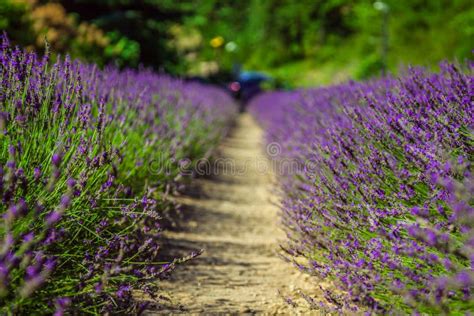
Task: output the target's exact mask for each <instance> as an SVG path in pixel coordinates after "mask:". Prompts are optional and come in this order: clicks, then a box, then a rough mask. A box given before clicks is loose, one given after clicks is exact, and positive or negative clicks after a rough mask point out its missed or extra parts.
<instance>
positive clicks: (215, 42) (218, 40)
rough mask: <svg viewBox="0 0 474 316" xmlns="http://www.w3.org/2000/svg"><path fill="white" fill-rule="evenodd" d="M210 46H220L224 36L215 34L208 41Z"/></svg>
mask: <svg viewBox="0 0 474 316" xmlns="http://www.w3.org/2000/svg"><path fill="white" fill-rule="evenodd" d="M209 44H211V46H212V47H214V48H218V47H221V46H222V45H223V44H224V38H223V37H222V36H216V37H214V38H213V39H211V41H210V42H209Z"/></svg>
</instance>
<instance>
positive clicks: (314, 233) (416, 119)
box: [250, 63, 474, 315]
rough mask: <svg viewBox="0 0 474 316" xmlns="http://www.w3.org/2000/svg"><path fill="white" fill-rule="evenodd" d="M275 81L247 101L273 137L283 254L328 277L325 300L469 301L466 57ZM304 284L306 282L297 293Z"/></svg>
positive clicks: (344, 307)
mask: <svg viewBox="0 0 474 316" xmlns="http://www.w3.org/2000/svg"><path fill="white" fill-rule="evenodd" d="M440 68H441V71H440V73H430V72H427V71H425V70H423V69H421V68H411V69H409V70H407V71H406V74H404V75H402V76H401V77H399V78H395V77H390V76H389V77H385V78H381V79H376V80H371V81H368V82H362V83H357V82H349V83H347V84H341V85H336V86H332V87H327V88H319V89H309V90H298V91H293V92H272V93H268V94H264V95H262V96H259V97H257V98H256V99H255V100H253V102H252V104H251V105H250V111H251V113H253V114H254V115H255V116H256V117H257V118H258V120H259V121H260V122H261V124H262V125H263V126H264V127H265V128H266V141H267V142H268V143H273V144H279V145H280V146H281V153H280V155H279V156H277V157H275V159H277V160H279V161H280V162H281V163H285V162H288V161H297V162H298V164H299V166H300V168H293V169H291V170H285V171H287V174H285V175H284V176H283V177H281V178H280V185H281V187H282V190H283V191H284V192H285V194H284V195H283V213H282V216H283V219H282V220H283V223H284V225H285V227H286V230H287V235H288V242H287V244H285V246H284V248H285V251H286V253H287V256H288V258H289V260H294V258H296V257H304V258H306V259H307V263H306V264H296V265H297V266H298V267H299V268H300V269H301V270H303V271H305V272H308V273H310V274H314V275H317V276H318V277H320V278H323V279H326V278H330V279H332V280H335V282H336V284H337V289H338V290H339V291H334V289H325V298H326V302H331V303H330V304H327V303H325V302H324V300H321V299H319V298H314V297H307V301H308V303H309V305H311V306H312V307H314V308H316V309H318V308H322V309H323V310H327V311H329V312H336V313H339V312H348V313H351V312H355V311H357V310H360V308H361V307H362V308H363V309H364V310H365V309H366V310H367V311H368V312H369V313H375V314H386V313H388V314H393V313H395V314H412V313H415V314H417V313H418V314H420V313H421V314H427V315H440V314H449V315H451V314H453V315H457V314H464V313H466V314H469V313H470V312H472V311H473V310H474V296H473V289H474V270H473V269H474V208H473V204H472V203H473V200H472V193H473V192H474V186H473V185H474V182H473V179H474V178H473V174H472V160H473V153H474V152H473V141H474V138H473V128H474V116H473V115H474V103H473V97H474V90H473V77H472V74H471V70H472V69H464V68H460V67H459V66H456V65H453V64H448V63H444V64H441V65H440ZM302 295H305V294H302Z"/></svg>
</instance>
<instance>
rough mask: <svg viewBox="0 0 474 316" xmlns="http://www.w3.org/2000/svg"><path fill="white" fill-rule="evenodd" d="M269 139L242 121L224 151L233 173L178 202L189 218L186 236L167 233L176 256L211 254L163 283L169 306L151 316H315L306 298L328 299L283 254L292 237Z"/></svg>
mask: <svg viewBox="0 0 474 316" xmlns="http://www.w3.org/2000/svg"><path fill="white" fill-rule="evenodd" d="M262 137H263V132H262V130H261V128H260V127H259V126H258V125H257V124H256V122H255V121H254V119H253V118H252V117H251V116H250V115H249V114H247V113H243V114H241V115H240V116H239V118H238V119H237V122H236V125H235V127H234V128H233V130H232V131H231V132H230V134H229V136H228V137H227V138H226V139H225V140H224V141H223V142H222V144H221V145H220V146H219V147H218V149H217V157H218V159H217V161H221V162H223V161H225V163H223V164H224V165H225V166H223V164H221V165H220V167H219V168H216V169H217V170H215V171H214V172H212V173H211V174H210V175H209V176H206V177H198V178H197V179H193V181H192V183H193V187H192V190H190V192H189V193H188V194H185V195H182V196H180V197H177V200H178V202H179V203H180V204H182V213H183V214H182V219H181V220H180V221H179V222H180V227H179V228H178V229H175V230H174V231H168V232H167V233H166V234H165V239H166V243H167V245H166V248H168V249H174V250H175V251H176V252H177V253H176V254H174V255H186V254H187V253H188V254H189V253H190V252H192V251H196V250H200V249H203V253H202V255H200V256H199V257H197V258H196V259H194V260H191V261H189V262H187V263H186V264H183V265H179V266H178V267H177V268H176V270H175V271H174V272H173V273H172V275H171V278H170V279H169V280H166V281H162V282H160V287H161V288H162V289H163V295H164V296H166V297H168V298H169V300H170V301H169V304H166V305H167V306H165V307H163V306H162V307H161V308H160V309H159V310H158V309H155V310H149V311H147V313H146V314H147V315H154V314H163V313H165V314H173V313H186V314H245V313H248V314H266V315H274V314H308V313H309V312H308V309H307V306H308V304H307V303H305V302H304V301H303V300H302V298H301V297H300V296H299V295H298V292H299V291H304V292H305V293H307V294H310V295H311V296H312V297H322V293H321V292H318V291H320V290H319V287H318V283H320V282H319V281H317V280H316V279H312V278H311V277H310V276H309V275H307V274H304V273H302V272H300V271H299V270H298V269H296V268H295V267H294V266H292V265H291V264H290V263H288V262H286V261H284V260H282V258H281V256H280V254H279V243H280V242H281V241H284V239H285V234H284V232H283V230H282V229H281V227H280V225H279V207H278V200H279V198H278V196H277V195H276V194H275V192H274V188H275V187H276V185H277V184H276V181H275V175H274V173H273V171H272V168H270V166H269V164H270V162H269V160H268V159H267V156H266V154H265V152H264V149H265V148H264V146H263V141H262ZM217 161H214V165H216V162H217ZM284 297H293V299H294V301H295V302H297V303H298V305H299V306H298V307H297V308H294V307H292V306H290V305H289V304H288V303H287V302H286V301H285V299H284ZM314 313H315V312H314Z"/></svg>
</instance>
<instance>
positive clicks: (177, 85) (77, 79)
mask: <svg viewBox="0 0 474 316" xmlns="http://www.w3.org/2000/svg"><path fill="white" fill-rule="evenodd" d="M0 59H1V72H0V80H1V82H2V83H1V94H0V96H1V111H0V128H1V130H2V132H1V136H0V137H1V142H0V196H1V200H2V203H1V205H0V213H1V214H2V221H1V225H0V236H1V247H0V249H1V250H0V297H1V300H0V311H1V313H2V314H24V315H28V314H31V313H33V312H34V311H40V313H41V314H50V313H53V312H54V313H55V315H62V314H64V313H65V311H67V310H69V311H74V312H76V313H81V314H90V313H92V314H102V313H105V312H112V311H113V312H114V313H119V312H120V313H138V312H139V311H140V310H143V309H144V308H145V305H144V304H139V303H137V302H136V301H135V300H134V296H133V295H132V294H133V292H134V291H136V290H139V291H142V292H144V293H150V295H152V297H155V296H156V292H155V287H156V283H154V282H155V281H156V280H157V279H159V278H160V277H162V276H163V275H165V274H166V273H168V272H170V270H172V269H173V268H174V265H175V263H174V262H160V261H161V260H160V253H161V252H162V248H161V246H160V239H159V238H158V237H159V235H160V232H161V220H160V219H161V218H162V217H163V216H164V212H166V210H167V209H168V208H170V207H172V205H171V204H170V203H171V202H170V200H169V199H168V195H169V194H170V192H172V190H173V185H174V184H175V183H176V180H177V176H179V172H178V171H179V163H180V160H181V159H184V158H186V159H188V160H189V159H198V158H200V157H202V156H204V155H205V154H206V152H207V151H209V150H211V149H212V148H213V146H214V145H215V144H216V143H217V142H218V141H219V139H220V138H221V137H222V136H223V135H224V133H225V130H226V128H227V127H226V125H227V124H228V122H229V121H230V120H231V119H232V118H233V116H234V115H235V112H236V110H235V107H234V105H233V100H232V99H231V98H230V97H228V96H227V95H226V94H225V93H224V92H222V91H219V90H217V89H214V88H210V87H205V86H201V85H199V84H185V83H183V82H181V81H179V80H176V79H171V78H170V77H167V76H164V75H156V74H154V73H153V72H151V71H147V70H141V71H133V70H125V71H119V70H117V69H115V68H106V69H104V70H100V69H98V68H97V67H96V66H94V65H89V64H84V63H80V62H77V61H71V60H70V59H69V58H68V57H66V58H65V59H64V60H62V59H61V60H58V61H57V62H55V63H50V62H49V61H48V55H45V56H44V57H42V58H39V57H38V56H37V55H36V54H35V53H27V52H24V51H22V50H21V49H20V48H14V47H12V46H10V45H9V43H8V39H7V38H6V37H3V39H2V47H1V51H0ZM161 161H165V162H166V166H167V168H163V167H161V168H160V166H159V165H157V163H160V162H161ZM189 163H193V161H192V160H191V161H190V162H189ZM162 170H163V171H162ZM165 171H166V172H165ZM193 256H194V255H193V254H191V257H193ZM191 257H189V258H184V259H180V261H183V260H187V259H191ZM177 259H178V258H177Z"/></svg>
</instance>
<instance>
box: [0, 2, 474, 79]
mask: <svg viewBox="0 0 474 316" xmlns="http://www.w3.org/2000/svg"><path fill="white" fill-rule="evenodd" d="M376 2H377V3H374V1H367V0H298V1H295V0H248V1H232V0H194V1H193V0H184V1H175V0H101V1H98V0H63V1H40V0H0V28H1V29H3V30H6V31H7V32H8V34H9V36H10V37H11V38H12V39H13V41H14V42H16V43H18V44H21V45H23V46H28V45H30V46H31V47H32V48H36V49H38V48H42V47H43V46H44V38H45V37H46V38H47V39H48V41H49V42H50V43H51V45H52V48H53V51H55V52H57V53H61V54H64V53H65V52H69V53H70V54H71V55H72V56H74V57H78V58H82V59H86V60H90V61H93V62H96V63H99V64H100V65H105V64H107V63H115V64H117V65H118V66H121V67H124V66H127V67H136V66H138V65H139V64H143V65H145V66H149V67H153V68H155V69H158V70H164V71H167V72H170V73H173V74H178V75H187V76H195V75H197V76H215V75H217V74H230V73H231V72H232V70H235V69H239V68H240V67H243V68H245V69H251V70H261V71H265V72H268V73H269V74H271V75H272V76H274V77H276V78H277V79H281V80H286V81H289V82H294V83H295V84H296V85H317V84H325V83H334V82H338V81H342V80H347V79H349V78H356V79H360V78H367V77H370V76H373V75H378V74H380V72H381V69H382V68H383V67H384V66H385V65H386V66H387V68H388V70H390V71H392V72H394V71H396V70H397V69H398V68H399V66H400V65H401V64H407V63H410V64H422V65H425V66H428V67H435V65H436V64H437V63H438V62H439V61H440V60H442V59H450V60H453V59H458V60H461V61H463V60H464V59H467V58H471V50H472V49H473V48H474V45H473V43H474V41H473V37H474V8H473V4H472V1H471V0H383V2H382V1H376ZM381 5H382V8H385V7H386V9H387V11H384V10H380V8H381ZM384 19H385V22H387V24H386V25H387V28H386V31H385V33H386V34H388V37H387V38H386V40H387V43H386V44H387V45H386V48H387V53H386V54H383V45H382V43H383V40H384V36H385V35H384V30H383V28H382V26H383V23H384ZM385 55H386V58H383V57H384V56H385ZM224 77H226V76H224Z"/></svg>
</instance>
